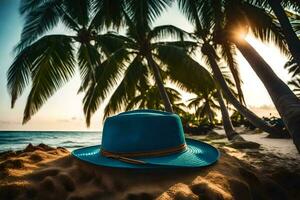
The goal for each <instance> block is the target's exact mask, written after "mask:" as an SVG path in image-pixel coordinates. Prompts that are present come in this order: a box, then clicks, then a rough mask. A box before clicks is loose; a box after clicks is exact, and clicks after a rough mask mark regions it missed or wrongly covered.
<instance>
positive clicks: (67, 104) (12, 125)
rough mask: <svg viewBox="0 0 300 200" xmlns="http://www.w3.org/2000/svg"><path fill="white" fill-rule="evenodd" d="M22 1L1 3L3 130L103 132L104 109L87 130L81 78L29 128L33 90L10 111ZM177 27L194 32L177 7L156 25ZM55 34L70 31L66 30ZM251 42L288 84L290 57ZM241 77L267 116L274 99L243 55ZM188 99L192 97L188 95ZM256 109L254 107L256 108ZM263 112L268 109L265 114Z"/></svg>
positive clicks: (251, 100) (253, 104) (0, 124)
mask: <svg viewBox="0 0 300 200" xmlns="http://www.w3.org/2000/svg"><path fill="white" fill-rule="evenodd" d="M18 4H19V0H0V27H1V29H0V44H1V45H0V95H1V96H0V130H99V129H101V127H102V111H103V107H102V108H100V109H99V111H98V112H97V113H96V114H95V115H94V116H93V119H92V123H91V127H90V128H89V129H87V128H86V125H85V120H84V115H83V111H82V105H81V101H82V97H83V95H77V89H78V88H79V85H80V79H79V75H78V74H77V76H76V77H75V78H74V79H73V80H72V81H70V82H69V83H68V84H67V85H65V87H63V88H62V89H61V90H59V91H58V92H57V93H56V94H55V95H54V96H53V97H52V98H50V99H49V101H48V102H47V103H46V104H45V105H44V106H43V107H42V108H41V110H40V111H39V112H38V113H37V114H36V115H34V116H33V117H32V120H31V121H29V122H28V123H27V124H26V125H24V126H22V124H21V122H22V117H23V109H24V107H25V103H26V98H27V95H28V92H29V88H28V89H27V90H26V92H25V93H24V94H23V95H22V97H21V98H19V99H18V101H17V103H16V106H15V108H14V109H10V97H9V94H8V92H7V89H6V73H7V70H8V68H9V66H10V64H11V63H12V61H13V58H14V54H13V52H12V49H13V47H14V46H15V45H16V44H17V42H18V41H19V39H20V33H21V30H22V24H23V20H22V18H21V17H20V16H19V14H18ZM162 24H173V25H175V26H178V27H180V28H182V29H185V30H187V31H192V30H193V29H192V26H191V25H190V24H189V23H188V22H187V20H186V19H185V18H184V17H183V16H182V15H181V14H180V13H179V11H178V9H177V7H176V6H173V7H172V8H170V9H169V10H168V11H167V12H165V13H164V14H163V15H162V16H161V17H160V18H159V19H158V20H157V22H156V23H155V25H162ZM55 31H58V32H66V30H65V29H64V28H63V27H57V28H56V29H55ZM247 40H248V41H249V42H250V43H251V45H253V46H254V47H255V48H256V50H257V51H258V52H259V53H260V54H261V55H262V56H263V58H264V59H265V60H266V61H267V62H268V63H269V64H270V65H271V66H272V68H273V70H274V71H275V72H276V74H277V75H278V76H279V77H280V78H282V79H283V80H284V81H285V82H287V81H288V80H289V75H288V74H287V72H286V70H284V69H283V65H284V64H285V62H286V61H287V58H286V57H284V56H283V55H281V54H280V51H279V50H278V49H277V48H276V47H275V46H274V45H272V44H262V43H261V42H260V41H257V40H255V39H254V38H253V37H252V36H250V35H248V36H247ZM237 59H238V63H239V65H240V72H241V77H242V80H243V90H244V93H245V98H246V103H247V105H248V106H250V108H251V109H252V110H253V111H254V112H256V113H257V114H258V115H260V116H261V115H266V113H269V112H270V111H274V110H273V109H272V107H273V105H272V102H271V99H270V97H269V95H268V93H267V92H266V90H265V89H264V87H263V85H262V83H261V82H260V80H259V79H258V77H257V76H256V75H255V73H254V72H253V71H252V69H251V68H250V66H249V65H248V64H247V62H246V61H245V59H244V58H243V57H242V56H241V55H240V54H239V55H238V57H237ZM184 97H185V98H188V95H184ZM253 107H254V108H253ZM262 110H267V111H265V112H261V111H262Z"/></svg>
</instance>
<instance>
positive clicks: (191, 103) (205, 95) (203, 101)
mask: <svg viewBox="0 0 300 200" xmlns="http://www.w3.org/2000/svg"><path fill="white" fill-rule="evenodd" d="M196 95H197V96H196V97H194V98H192V99H189V100H188V107H189V108H190V109H193V108H194V109H195V114H196V116H199V117H200V118H203V117H205V116H206V117H207V118H208V120H209V122H210V123H211V124H214V123H215V121H216V119H215V118H216V116H217V110H219V109H220V107H219V105H217V103H216V101H217V96H216V95H217V92H216V90H208V88H207V89H206V90H204V91H201V92H198V93H196Z"/></svg>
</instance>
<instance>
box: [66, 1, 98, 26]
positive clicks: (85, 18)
mask: <svg viewBox="0 0 300 200" xmlns="http://www.w3.org/2000/svg"><path fill="white" fill-rule="evenodd" d="M63 5H64V10H65V11H66V13H68V15H69V16H70V17H71V18H72V19H73V20H74V21H75V22H76V23H78V24H80V25H81V26H83V27H86V28H87V26H88V23H89V19H90V13H91V9H92V8H91V6H92V0H64V1H63Z"/></svg>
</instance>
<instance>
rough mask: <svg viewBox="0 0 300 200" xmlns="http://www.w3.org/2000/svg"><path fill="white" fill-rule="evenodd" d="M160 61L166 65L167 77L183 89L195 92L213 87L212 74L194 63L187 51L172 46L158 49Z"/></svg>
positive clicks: (162, 46)
mask: <svg viewBox="0 0 300 200" xmlns="http://www.w3.org/2000/svg"><path fill="white" fill-rule="evenodd" d="M157 54H158V56H157V57H158V59H159V60H161V62H162V64H164V65H166V68H167V75H168V76H169V77H170V79H171V81H172V82H174V83H175V84H176V85H177V86H178V87H180V88H181V89H183V90H185V91H188V92H193V91H194V90H198V89H199V88H202V87H204V88H206V87H213V81H212V78H211V75H210V73H209V72H208V71H207V70H206V69H205V68H204V67H203V66H201V65H200V64H199V63H197V62H196V61H194V60H193V59H192V58H191V57H190V56H189V55H187V53H186V50H185V49H183V48H180V47H176V46H172V45H161V46H159V47H158V48H157Z"/></svg>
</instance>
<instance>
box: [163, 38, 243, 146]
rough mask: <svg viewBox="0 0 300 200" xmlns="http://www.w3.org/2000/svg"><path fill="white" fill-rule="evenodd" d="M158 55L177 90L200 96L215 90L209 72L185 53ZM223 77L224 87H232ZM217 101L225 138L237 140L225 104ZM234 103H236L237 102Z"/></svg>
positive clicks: (175, 52)
mask: <svg viewBox="0 0 300 200" xmlns="http://www.w3.org/2000/svg"><path fill="white" fill-rule="evenodd" d="M193 45H195V43H193ZM161 50H162V49H161ZM158 53H159V55H160V56H161V57H163V58H164V60H163V63H162V64H167V65H168V66H169V67H168V68H167V70H166V74H167V76H168V77H169V79H170V80H171V81H172V83H174V84H175V85H177V86H178V87H179V88H181V89H183V90H185V91H187V92H190V93H194V94H201V91H210V92H212V91H214V90H216V88H217V84H216V83H215V82H214V80H213V78H212V76H211V74H210V72H208V71H207V70H206V69H205V68H204V67H203V66H201V65H200V64H199V63H198V62H196V61H195V60H193V59H192V58H191V57H186V56H184V55H186V52H184V51H181V50H180V49H177V50H176V49H175V48H174V49H173V50H172V51H170V50H167V49H166V50H165V51H160V52H158ZM191 56H192V55H191ZM221 73H222V72H221ZM191 74H192V76H191ZM225 77H226V80H225V78H224V77H223V76H222V78H223V80H224V81H225V83H226V86H227V82H228V83H229V84H230V85H231V86H232V82H230V80H229V79H228V77H227V76H225ZM228 91H230V94H231V95H232V96H233V98H234V99H235V100H236V98H235V96H234V94H233V93H232V91H231V89H229V88H228ZM208 93H209V92H208ZM217 101H218V102H219V105H220V106H221V111H222V121H223V125H224V130H225V133H226V136H227V138H228V139H229V140H231V139H234V138H238V137H236V136H237V135H238V134H237V133H236V132H235V131H234V129H233V127H232V124H231V121H230V118H229V117H226V114H227V115H228V111H227V108H226V106H224V105H225V104H224V103H223V104H221V103H220V101H222V96H220V97H219V98H217ZM236 101H237V102H238V100H236ZM239 105H241V104H239ZM230 125H231V126H230Z"/></svg>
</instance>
